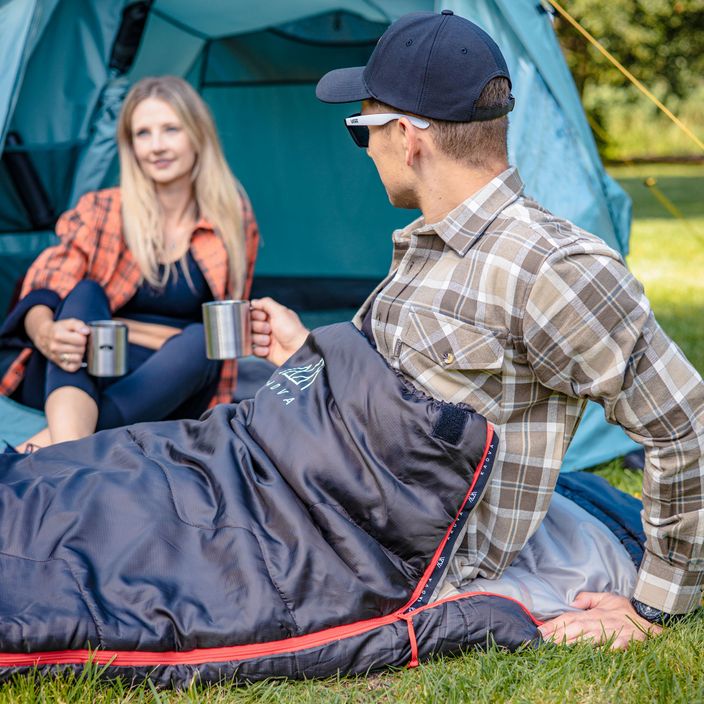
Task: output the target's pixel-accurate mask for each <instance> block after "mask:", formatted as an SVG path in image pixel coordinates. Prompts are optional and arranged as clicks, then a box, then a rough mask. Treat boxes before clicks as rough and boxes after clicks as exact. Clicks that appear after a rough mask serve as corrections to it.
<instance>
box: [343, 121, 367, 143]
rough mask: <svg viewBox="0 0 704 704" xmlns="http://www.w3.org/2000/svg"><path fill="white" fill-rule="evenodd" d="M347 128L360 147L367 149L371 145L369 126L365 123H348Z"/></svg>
mask: <svg viewBox="0 0 704 704" xmlns="http://www.w3.org/2000/svg"><path fill="white" fill-rule="evenodd" d="M347 129H348V130H349V131H350V134H351V135H352V139H354V143H355V144H356V145H357V146H358V147H362V148H363V149H366V148H367V147H368V146H369V128H368V127H366V126H364V125H347Z"/></svg>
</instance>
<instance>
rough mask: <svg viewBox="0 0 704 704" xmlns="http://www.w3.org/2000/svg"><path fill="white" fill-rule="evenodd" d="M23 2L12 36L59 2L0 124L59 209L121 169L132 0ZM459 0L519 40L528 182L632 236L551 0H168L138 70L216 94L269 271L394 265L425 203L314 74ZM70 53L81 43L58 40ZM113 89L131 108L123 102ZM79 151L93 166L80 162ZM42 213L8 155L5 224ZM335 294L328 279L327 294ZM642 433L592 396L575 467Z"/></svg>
mask: <svg viewBox="0 0 704 704" xmlns="http://www.w3.org/2000/svg"><path fill="white" fill-rule="evenodd" d="M20 4H23V0H14V2H11V3H10V4H9V5H6V6H5V5H3V6H0V9H2V10H4V9H5V8H6V7H11V8H13V10H14V12H15V15H14V16H13V18H11V19H12V22H9V23H8V24H7V25H4V27H3V28H0V37H1V36H2V33H3V32H5V33H7V34H6V36H11V35H13V34H14V33H18V34H21V32H22V31H24V32H25V34H26V32H27V28H26V25H27V23H28V22H30V23H31V22H34V23H35V24H37V23H38V22H39V19H38V17H39V12H40V10H41V9H42V8H45V9H46V8H49V9H51V8H53V12H51V13H50V16H48V17H47V15H46V13H45V14H44V15H42V22H44V23H45V27H44V29H43V31H41V32H38V31H37V32H35V34H37V36H36V37H35V41H34V43H27V42H26V43H25V44H26V47H27V49H26V50H25V51H24V53H21V52H20V53H17V50H15V53H14V54H12V57H13V59H12V61H13V62H11V64H10V65H11V66H13V67H14V71H15V73H14V76H11V75H9V74H5V78H4V80H3V81H2V82H0V110H1V109H2V106H3V105H6V106H9V105H10V104H12V105H14V106H15V107H14V109H12V110H9V111H8V112H7V116H6V118H5V119H4V120H2V119H0V130H2V131H0V134H2V133H4V131H5V130H6V129H7V128H8V124H9V126H11V127H12V128H13V129H14V128H15V127H17V128H18V129H19V131H20V132H21V134H22V137H23V139H24V142H25V144H26V145H27V147H26V148H27V150H28V153H29V156H30V157H31V159H32V160H33V163H34V165H35V167H36V169H37V171H38V172H39V175H40V177H41V178H42V180H43V182H44V185H45V187H46V190H47V192H48V193H49V196H50V199H51V200H52V203H53V205H54V208H55V210H56V211H57V212H60V211H61V210H62V209H64V208H65V207H67V206H68V205H69V204H70V202H71V201H72V200H74V199H75V198H76V197H77V196H78V195H80V194H81V192H82V191H84V190H87V189H90V188H94V187H96V184H97V185H100V186H107V185H111V184H112V183H114V182H115V179H116V177H117V164H116V159H115V148H114V145H112V144H110V142H109V140H105V139H101V138H100V135H98V140H99V141H101V142H102V145H101V149H100V151H99V155H98V154H93V155H91V154H86V152H85V150H86V149H87V147H86V146H85V145H86V144H88V143H89V140H90V139H91V136H92V133H91V130H92V125H93V124H94V123H93V122H91V121H92V120H94V119H96V118H97V117H98V114H99V113H100V112H101V111H100V109H96V108H97V106H98V104H99V101H100V97H101V93H102V91H103V89H104V88H105V86H106V85H107V84H108V80H109V72H108V70H107V62H108V56H109V52H110V47H111V45H112V42H113V40H114V37H115V34H116V33H117V31H118V28H119V18H120V12H121V9H122V7H123V6H124V5H125V4H126V3H125V2H119V3H110V4H108V3H94V4H91V5H90V8H87V6H85V4H83V3H80V0H65V1H64V2H62V3H60V4H59V5H58V6H56V7H54V5H55V3H53V2H50V1H49V0H45V2H39V1H38V0H37V2H35V3H32V6H33V7H34V12H33V14H32V13H29V10H27V9H26V7H27V6H29V5H30V3H26V4H24V5H25V9H24V11H23V12H21V13H20V12H19V10H18V8H19V5H20ZM79 4H80V8H79V6H78V5H79ZM445 7H447V8H450V9H453V10H454V11H456V12H457V13H458V14H462V15H464V16H466V17H468V18H469V19H472V20H474V21H476V22H477V23H478V24H480V25H481V26H482V27H484V28H485V29H486V30H487V31H489V33H491V34H492V35H493V36H494V37H495V38H496V39H497V41H498V43H499V45H500V46H501V47H502V49H503V50H504V53H505V54H506V58H507V61H508V64H509V68H510V71H511V75H512V77H513V90H514V94H515V95H516V109H515V110H514V112H513V113H512V114H511V116H510V124H511V128H510V132H509V151H510V157H511V160H512V162H514V163H516V164H517V165H518V167H519V169H520V171H521V175H522V177H523V179H524V181H525V182H526V186H527V192H528V193H529V194H530V195H531V196H533V197H535V198H536V199H537V200H538V201H539V202H541V204H543V205H545V207H547V208H548V209H550V210H552V211H553V212H555V213H556V214H557V215H559V216H562V217H566V218H568V219H570V220H572V221H573V222H575V223H577V224H578V225H580V226H581V227H584V228H585V229H587V230H589V231H591V232H594V233H595V234H597V235H599V236H600V237H602V238H603V239H604V240H605V241H606V242H607V243H608V244H609V245H611V246H612V247H615V248H616V249H618V250H619V251H620V252H622V253H625V252H626V248H627V242H628V230H629V226H630V207H629V201H628V198H627V196H626V195H625V194H624V193H623V191H622V190H621V189H620V187H619V186H618V185H617V184H616V183H615V182H614V181H612V180H611V179H610V178H609V177H608V176H607V175H606V173H605V171H604V169H603V166H602V165H601V163H600V161H599V158H598V154H597V151H596V147H595V145H594V141H593V139H592V137H591V133H590V131H589V127H588V124H587V122H586V119H585V116H584V114H583V111H582V108H581V105H580V103H579V97H578V95H577V92H576V89H575V87H574V85H573V82H572V79H571V77H570V75H569V72H568V70H567V67H566V65H565V62H564V60H563V57H562V55H561V53H560V49H559V46H558V44H557V41H556V39H555V36H554V32H553V29H552V26H551V21H550V17H549V15H548V14H547V13H546V12H545V11H544V9H543V8H542V4H541V3H540V2H539V0H511V1H510V2H509V0H443V1H442V2H440V1H438V2H436V3H433V2H431V0H301V1H300V2H296V3H291V2H289V0H270V1H269V2H266V3H260V4H259V5H258V6H257V7H256V8H253V7H252V6H250V5H245V4H242V3H232V2H229V1H228V0H213V2H209V3H207V4H206V6H200V5H198V6H196V5H194V4H193V3H191V2H188V0H155V2H154V3H153V5H152V8H151V12H150V15H149V18H148V21H147V26H146V28H145V32H144V36H143V39H142V43H141V46H140V49H139V51H138V54H137V56H136V59H135V62H134V64H133V66H132V68H131V70H130V72H129V74H128V79H129V81H130V82H132V81H135V80H137V79H138V78H140V77H142V76H144V75H148V74H158V73H177V74H181V75H184V76H186V77H187V79H188V80H190V81H191V82H192V83H193V84H194V85H195V86H196V87H197V88H198V89H199V91H200V92H201V94H202V95H203V96H204V98H205V99H206V101H207V102H208V103H209V105H210V107H211V110H212V112H213V114H214V116H215V118H216V122H217V124H218V127H219V130H220V134H221V138H222V142H223V147H224V151H225V154H226V156H227V158H228V161H229V163H230V164H231V166H232V168H233V170H234V172H235V173H236V174H237V176H238V177H239V178H240V179H241V180H242V182H243V184H244V185H245V187H246V188H247V190H248V192H249V194H250V196H251V198H252V201H253V204H254V208H255V211H256V212H257V216H258V219H259V223H260V227H261V230H262V233H263V238H262V239H263V244H262V247H261V251H260V255H259V260H258V263H257V275H258V276H262V277H274V278H281V277H298V280H299V281H300V286H305V287H307V288H308V289H313V288H314V286H315V283H314V280H316V279H318V278H321V277H338V278H339V279H341V282H340V285H342V286H343V285H344V279H345V278H354V279H356V280H364V279H367V280H369V282H370V284H369V287H370V288H371V287H372V286H373V283H374V281H377V280H378V279H380V278H381V277H382V276H383V275H384V274H385V273H386V269H387V267H388V263H389V260H390V237H389V234H390V232H391V231H392V230H393V229H395V228H397V227H401V226H403V225H404V224H406V223H407V222H408V221H409V220H410V219H412V218H413V217H414V215H415V214H414V213H412V212H409V213H405V212H403V211H398V210H394V209H393V208H392V207H391V206H390V205H389V203H388V200H387V197H386V193H385V192H384V189H383V187H382V185H381V184H380V182H379V180H378V178H377V176H376V173H375V170H374V167H373V164H372V163H371V161H370V160H369V159H367V158H366V157H365V155H364V153H363V152H362V151H361V150H359V149H358V148H357V147H355V146H354V144H353V143H352V142H351V140H349V139H348V138H347V136H346V135H345V133H344V128H343V127H342V119H343V117H345V116H346V115H348V114H349V113H351V112H353V111H354V110H355V106H352V105H347V106H346V105H322V104H320V103H319V102H318V101H317V100H316V99H315V97H314V88H315V83H316V81H317V79H318V78H319V77H320V76H321V75H322V74H323V73H325V72H326V71H327V70H329V69H331V68H335V67H339V66H341V65H361V64H363V63H365V61H366V57H367V56H368V55H369V53H370V52H371V50H372V48H373V44H374V38H375V36H378V35H380V34H381V33H382V32H383V30H384V28H385V26H386V25H387V24H388V23H389V22H391V21H393V20H395V19H397V18H398V17H399V16H401V15H402V14H404V13H406V12H409V11H416V10H427V11H429V10H433V9H435V10H439V9H441V8H445ZM13 23H14V25H15V26H14V27H13V26H11V25H12V24H13ZM4 46H6V44H5V43H3V42H2V41H0V47H4ZM165 47H168V50H165ZM30 49H31V50H30ZM6 51H8V50H6ZM56 56H62V57H64V60H62V61H61V62H57V61H55V60H53V59H52V58H51V57H56ZM46 66H50V71H49V74H48V76H47V71H46V68H45V67H46ZM10 94H11V97H8V96H10ZM118 102H119V98H118ZM111 105H112V107H110V110H112V111H113V112H114V110H115V109H116V103H111ZM5 109H6V110H8V108H7V107H6V108H5ZM1 117H2V112H0V118H1ZM80 160H85V161H84V162H83V163H84V164H85V165H86V168H83V169H81V170H79V171H77V170H76V164H77V163H78V162H79V161H80ZM27 229H29V225H28V221H27V218H26V217H23V215H22V206H21V203H20V202H19V200H18V198H17V195H16V192H15V191H14V190H13V185H12V184H11V183H10V182H9V179H8V175H7V173H6V171H5V170H4V169H3V168H2V166H0V233H2V232H5V233H14V232H19V231H21V230H27ZM3 241H9V240H8V237H6V236H5V237H0V258H1V255H2V251H3ZM324 303H325V301H324V300H322V297H321V305H320V307H321V308H324V307H325V305H324ZM0 307H1V306H0ZM346 307H349V306H346ZM635 447H637V445H635V443H634V442H633V441H632V440H630V439H629V438H628V437H627V436H626V435H625V433H623V431H622V430H621V429H620V428H618V427H615V426H609V425H607V424H606V421H605V420H604V418H603V412H602V410H601V409H600V408H599V407H598V406H596V405H595V404H591V403H590V404H589V405H588V407H587V410H586V414H585V418H584V421H583V427H582V428H581V429H579V430H578V431H577V434H576V436H575V439H574V440H573V443H572V446H571V447H570V449H569V451H568V454H567V457H566V458H565V464H564V468H565V469H577V468H580V467H586V466H591V465H593V464H595V463H597V462H600V461H603V460H604V459H609V458H610V457H615V456H618V455H622V454H625V453H627V452H629V451H631V450H632V449H634V448H635Z"/></svg>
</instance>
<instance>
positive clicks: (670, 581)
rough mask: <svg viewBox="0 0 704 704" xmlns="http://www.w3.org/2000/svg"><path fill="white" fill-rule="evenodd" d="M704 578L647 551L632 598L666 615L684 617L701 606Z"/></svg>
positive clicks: (697, 572) (700, 574)
mask: <svg viewBox="0 0 704 704" xmlns="http://www.w3.org/2000/svg"><path fill="white" fill-rule="evenodd" d="M703 575H704V573H702V572H701V571H688V570H683V569H681V568H679V567H675V566H674V565H671V564H670V563H668V562H665V560H662V559H661V558H659V557H657V556H656V555H653V554H652V553H649V552H647V551H646V553H645V555H644V556H643V562H642V563H641V565H640V570H639V571H638V581H637V583H636V589H635V592H634V594H633V596H634V597H635V598H636V599H638V601H642V602H643V603H644V604H647V605H648V606H652V607H654V608H656V609H658V610H659V611H663V612H664V613H666V614H671V615H674V614H685V613H687V612H689V611H694V609H696V608H698V607H699V606H700V605H701V599H702V576H703Z"/></svg>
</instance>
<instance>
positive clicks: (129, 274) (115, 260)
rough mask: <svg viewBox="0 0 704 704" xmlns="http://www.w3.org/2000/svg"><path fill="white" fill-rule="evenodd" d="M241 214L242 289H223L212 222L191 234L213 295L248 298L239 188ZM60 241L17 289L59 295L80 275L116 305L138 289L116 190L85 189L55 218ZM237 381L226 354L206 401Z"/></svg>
mask: <svg viewBox="0 0 704 704" xmlns="http://www.w3.org/2000/svg"><path fill="white" fill-rule="evenodd" d="M240 196H241V199H242V220H243V227H244V230H245V258H246V263H247V266H246V278H245V284H244V288H243V290H242V291H237V292H233V291H230V290H228V262H227V252H226V250H225V245H224V244H223V243H222V240H221V239H220V238H219V237H218V236H217V235H216V234H215V231H214V229H213V226H212V225H211V224H210V223H209V222H207V221H206V220H204V219H201V220H200V221H199V222H198V223H196V226H195V228H194V230H193V234H192V236H191V252H192V254H193V258H194V259H195V260H196V262H197V263H198V266H199V267H200V269H201V271H202V272H203V276H204V277H205V280H206V281H207V283H208V286H209V287H210V290H211V292H212V294H213V298H214V299H215V300H222V299H224V298H226V297H237V298H247V297H248V296H249V291H250V288H251V286H252V275H253V272H254V262H255V259H256V256H257V247H258V244H259V230H258V228H257V222H256V220H255V218H254V213H253V211H252V206H251V204H250V202H249V198H248V197H247V195H246V193H245V192H244V190H242V189H240ZM56 234H57V235H58V236H59V239H60V242H59V243H58V244H57V245H55V246H53V247H48V248H47V249H45V250H44V251H43V252H42V253H41V254H40V255H39V256H38V257H37V259H36V260H35V261H34V263H33V264H32V266H31V267H30V268H29V269H28V270H27V273H26V275H25V278H24V282H23V285H22V293H21V295H22V296H23V297H24V296H26V295H27V293H29V292H30V291H33V290H37V289H50V290H52V291H55V292H56V293H57V294H58V295H59V296H60V297H61V298H64V297H65V296H66V295H67V294H68V293H69V292H70V291H72V290H73V288H74V286H76V284H77V283H78V282H79V281H82V280H83V279H91V280H93V281H96V282H98V283H99V284H100V285H101V286H102V287H103V289H104V290H105V294H106V296H107V298H108V300H109V302H110V309H111V310H112V311H116V310H118V309H120V308H121V307H122V306H123V305H124V304H125V303H127V302H128V301H129V300H130V299H131V298H132V297H133V296H134V295H135V293H136V292H137V289H138V288H139V285H140V283H141V281H142V272H141V271H140V269H139V267H138V266H137V262H136V261H135V260H134V257H133V256H132V253H131V252H130V250H129V249H128V248H127V244H126V243H125V239H124V237H123V236H122V214H121V209H120V190H119V189H118V188H108V189H105V190H102V191H95V192H92V193H87V194H86V195H84V196H83V197H82V198H81V199H80V201H79V202H78V205H77V206H76V207H75V208H74V209H73V210H69V211H67V212H66V213H64V214H63V215H62V216H61V217H60V218H59V220H58V222H57V223H56ZM31 354H32V348H30V347H26V348H25V349H23V350H22V351H21V352H20V354H19V355H18V356H17V358H16V359H15V360H14V361H13V362H12V364H11V365H10V367H9V369H8V370H7V372H6V373H5V375H4V376H3V378H2V380H1V381H0V395H3V396H9V395H10V394H12V392H13V391H14V390H15V389H16V388H17V387H18V386H19V384H20V382H21V381H22V379H23V377H24V374H25V370H26V366H27V360H28V359H29V356H30V355H31ZM236 383H237V362H236V360H234V359H233V360H230V359H228V360H225V361H224V362H223V365H222V371H221V373H220V382H219V384H218V388H217V392H216V394H215V396H214V397H213V398H212V399H211V402H210V405H211V406H214V405H215V404H217V403H229V402H230V401H231V399H232V392H233V391H234V388H235V384H236Z"/></svg>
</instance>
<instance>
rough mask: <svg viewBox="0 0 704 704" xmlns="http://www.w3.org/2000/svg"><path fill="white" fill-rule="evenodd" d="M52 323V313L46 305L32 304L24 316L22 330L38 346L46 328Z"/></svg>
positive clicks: (44, 335)
mask: <svg viewBox="0 0 704 704" xmlns="http://www.w3.org/2000/svg"><path fill="white" fill-rule="evenodd" d="M53 323H54V314H53V312H52V310H51V308H48V307H47V306H42V305H38V306H34V307H33V308H30V309H29V310H28V311H27V314H26V315H25V317H24V330H25V332H26V333H27V337H28V338H29V339H30V340H31V341H32V342H33V343H34V345H35V346H36V347H39V346H40V342H41V338H42V337H46V332H47V330H48V329H49V328H50V327H51V325H53Z"/></svg>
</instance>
